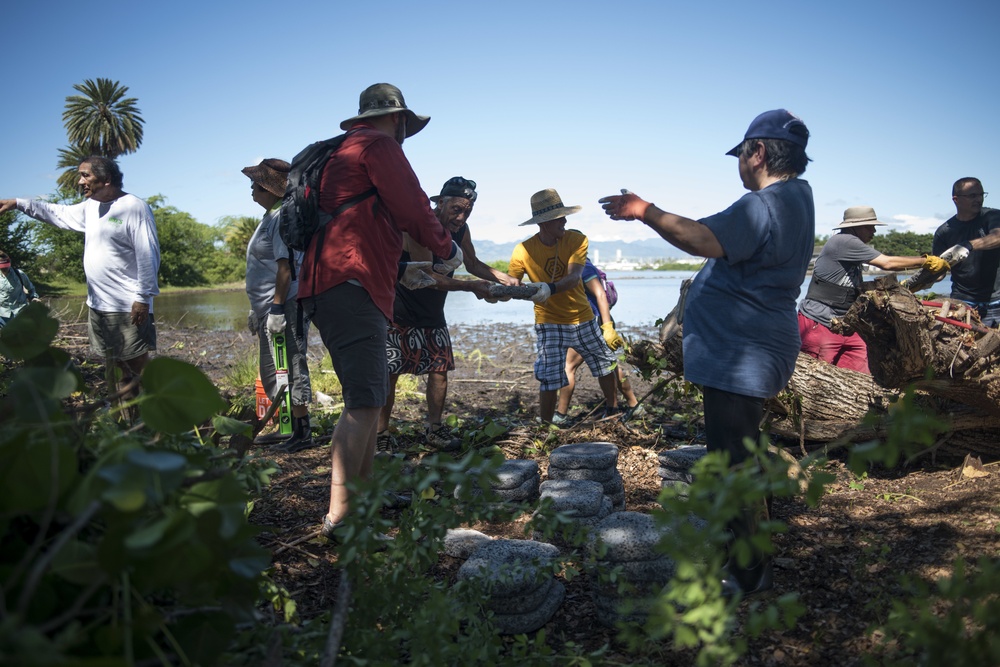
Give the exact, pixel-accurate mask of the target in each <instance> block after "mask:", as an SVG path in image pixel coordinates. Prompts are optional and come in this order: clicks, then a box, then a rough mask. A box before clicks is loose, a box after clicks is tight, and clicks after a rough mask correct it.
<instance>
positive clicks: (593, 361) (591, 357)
mask: <svg viewBox="0 0 1000 667" xmlns="http://www.w3.org/2000/svg"><path fill="white" fill-rule="evenodd" d="M535 335H536V336H537V341H536V343H535V348H536V349H537V351H538V358H537V359H536V360H535V379H536V380H538V382H539V383H541V387H540V389H541V391H555V390H556V389H559V388H561V387H565V386H566V384H567V383H568V380H567V378H566V350H567V349H568V348H573V349H574V350H576V351H577V352H579V353H580V356H581V357H583V360H584V361H586V362H587V367H588V368H590V372H591V373H592V374H593V375H594V377H604V376H605V375H607V374H608V373H611V372H613V371H614V370H615V367H616V366H617V364H618V358H617V357H616V356H615V353H614V352H612V351H611V348H609V347H608V344H607V343H605V342H604V336H603V335H601V327H600V326H598V324H597V318H594V319H592V320H590V321H589V322H584V323H583V324H536V325H535Z"/></svg>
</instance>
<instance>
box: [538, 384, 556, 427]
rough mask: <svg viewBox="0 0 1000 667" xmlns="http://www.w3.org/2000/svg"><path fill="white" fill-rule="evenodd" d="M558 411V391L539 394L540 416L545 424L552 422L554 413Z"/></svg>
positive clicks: (553, 390)
mask: <svg viewBox="0 0 1000 667" xmlns="http://www.w3.org/2000/svg"><path fill="white" fill-rule="evenodd" d="M555 411H556V390H555V389H552V390H549V391H541V390H539V392H538V416H539V417H541V419H542V421H543V422H549V423H551V422H552V413H554V412H555Z"/></svg>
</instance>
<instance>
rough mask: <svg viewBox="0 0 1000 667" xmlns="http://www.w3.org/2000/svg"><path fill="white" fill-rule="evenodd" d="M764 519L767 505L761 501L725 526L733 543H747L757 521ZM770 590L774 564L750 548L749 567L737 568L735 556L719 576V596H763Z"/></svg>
mask: <svg viewBox="0 0 1000 667" xmlns="http://www.w3.org/2000/svg"><path fill="white" fill-rule="evenodd" d="M767 518H768V505H767V503H766V502H764V501H761V502H760V504H759V505H758V506H757V507H748V508H745V509H744V510H743V512H742V513H741V515H740V516H739V517H738V518H736V519H734V520H733V521H732V522H730V524H729V530H730V532H731V533H732V534H733V541H736V540H743V541H746V542H749V541H750V540H751V539H752V538H753V536H754V535H756V534H757V530H758V527H759V526H760V522H761V521H765V520H767ZM772 588H774V564H773V563H772V562H771V555H770V554H765V553H763V552H761V551H760V550H758V549H756V548H753V547H751V556H750V564H749V565H748V566H746V567H741V566H740V564H739V563H738V562H737V559H736V556H735V555H730V557H729V561H728V562H727V563H726V566H725V572H724V574H723V577H722V594H723V596H725V597H735V596H736V595H737V594H740V595H742V596H743V597H746V596H748V595H754V594H756V593H763V592H764V591H768V590H771V589H772Z"/></svg>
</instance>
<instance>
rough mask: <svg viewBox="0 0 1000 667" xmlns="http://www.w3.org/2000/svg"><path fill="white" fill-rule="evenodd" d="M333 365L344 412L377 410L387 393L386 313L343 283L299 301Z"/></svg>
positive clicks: (356, 288)
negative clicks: (361, 409) (366, 409)
mask: <svg viewBox="0 0 1000 667" xmlns="http://www.w3.org/2000/svg"><path fill="white" fill-rule="evenodd" d="M299 305H300V306H301V307H302V310H303V312H304V313H305V315H306V317H308V318H309V319H310V320H311V321H312V323H313V326H315V327H316V329H317V330H318V331H319V336H320V338H321V339H322V340H323V345H325V346H326V349H327V351H328V352H329V353H330V359H331V360H332V361H333V370H334V372H336V373H337V379H339V380H340V385H341V388H342V389H343V392H344V405H346V406H347V407H348V408H379V407H382V406H383V405H385V399H386V396H387V395H388V392H389V368H388V365H387V364H386V356H385V337H386V326H387V324H388V322H387V320H386V317H385V315H383V314H382V311H381V310H379V309H378V307H377V306H376V305H375V302H374V301H372V298H371V297H370V296H369V295H368V292H367V291H366V290H365V289H364V288H363V287H359V286H357V285H353V284H351V283H341V284H340V285H337V286H336V287H332V288H330V289H328V290H326V291H325V292H322V293H320V294H318V295H316V296H311V297H306V298H304V299H301V300H300V303H299Z"/></svg>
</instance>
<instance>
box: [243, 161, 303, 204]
mask: <svg viewBox="0 0 1000 667" xmlns="http://www.w3.org/2000/svg"><path fill="white" fill-rule="evenodd" d="M291 169H292V165H290V164H288V163H287V162H285V161H284V160H279V159H278V158H276V157H269V158H267V159H265V160H261V161H260V164H256V165H254V166H252V167H244V168H243V169H242V170H241V171H242V172H243V173H244V174H246V175H247V176H248V177H249V178H250V180H251V181H253V182H254V183H256V184H257V185H259V186H260V187H262V188H264V189H265V190H267V191H268V192H270V193H271V194H272V195H277V196H278V197H284V196H285V186H286V185H287V184H288V172H289V171H290V170H291Z"/></svg>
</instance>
